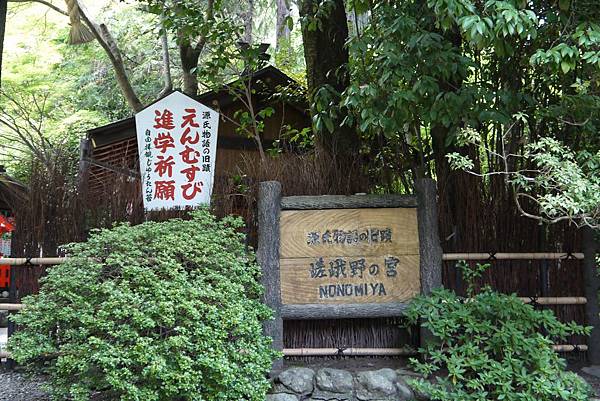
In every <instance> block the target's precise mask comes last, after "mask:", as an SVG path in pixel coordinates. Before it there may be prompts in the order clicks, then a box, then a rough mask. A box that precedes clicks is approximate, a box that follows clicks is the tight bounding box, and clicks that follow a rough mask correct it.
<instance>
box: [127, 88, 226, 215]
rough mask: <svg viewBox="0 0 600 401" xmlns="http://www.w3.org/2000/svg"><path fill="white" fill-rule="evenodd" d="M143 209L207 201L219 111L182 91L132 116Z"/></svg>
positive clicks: (165, 207) (208, 202) (213, 167)
mask: <svg viewBox="0 0 600 401" xmlns="http://www.w3.org/2000/svg"><path fill="white" fill-rule="evenodd" d="M135 125H136V132H137V142H138V152H139V159H140V173H141V175H142V195H143V198H144V208H145V209H146V210H158V209H172V208H185V207H194V206H200V205H207V204H210V196H211V193H212V188H213V180H214V173H215V158H216V154H217V133H218V128H219V114H218V113H217V112H216V111H214V110H212V109H209V108H208V107H206V106H204V105H203V104H201V103H199V102H197V101H195V100H194V99H192V98H191V97H189V96H186V95H184V94H183V93H181V92H173V93H171V94H170V95H169V96H167V97H165V98H163V99H161V100H159V101H158V102H156V103H154V104H152V105H150V106H148V107H147V108H145V109H144V110H142V111H141V112H139V113H137V114H136V115H135Z"/></svg>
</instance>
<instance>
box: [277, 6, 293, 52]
mask: <svg viewBox="0 0 600 401" xmlns="http://www.w3.org/2000/svg"><path fill="white" fill-rule="evenodd" d="M289 1H290V0H276V6H277V22H276V27H275V33H276V35H277V36H276V38H277V39H276V50H277V51H279V50H281V46H282V45H284V44H286V45H288V46H289V41H290V34H291V31H290V27H289V26H288V21H287V19H288V18H289V17H290V16H291V11H290V5H289Z"/></svg>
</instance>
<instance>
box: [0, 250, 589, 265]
mask: <svg viewBox="0 0 600 401" xmlns="http://www.w3.org/2000/svg"><path fill="white" fill-rule="evenodd" d="M569 257H571V258H575V259H583V253H572V254H568V253H551V252H542V253H518V252H515V253H508V252H503V253H495V254H493V253H445V254H444V255H443V257H442V259H443V260H488V259H490V258H493V259H498V260H560V259H568V258H569ZM66 260H67V258H66V257H62V258H57V257H52V258H44V257H40V258H0V265H11V266H23V265H27V264H31V265H57V264H61V263H64V262H65V261H66Z"/></svg>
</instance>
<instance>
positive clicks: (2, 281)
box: [0, 214, 15, 288]
mask: <svg viewBox="0 0 600 401" xmlns="http://www.w3.org/2000/svg"><path fill="white" fill-rule="evenodd" d="M14 229H15V227H14V226H13V225H12V223H11V222H9V221H8V219H7V218H6V217H4V216H3V215H1V214H0V237H2V236H3V235H4V234H7V233H10V232H11V231H13V230H14ZM2 256H5V255H3V254H2V253H1V252H0V257H2ZM9 285H10V266H9V265H0V288H6V287H8V286H9Z"/></svg>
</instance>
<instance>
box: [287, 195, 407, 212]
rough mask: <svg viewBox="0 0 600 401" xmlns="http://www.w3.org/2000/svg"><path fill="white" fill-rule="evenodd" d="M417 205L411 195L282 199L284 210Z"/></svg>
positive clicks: (296, 197) (325, 196)
mask: <svg viewBox="0 0 600 401" xmlns="http://www.w3.org/2000/svg"><path fill="white" fill-rule="evenodd" d="M388 207H391V208H395V207H406V208H411V207H417V199H416V198H415V197H414V196H411V195H322V196H287V197H285V198H282V199H281V209H282V210H313V209H359V208H388Z"/></svg>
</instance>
